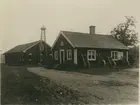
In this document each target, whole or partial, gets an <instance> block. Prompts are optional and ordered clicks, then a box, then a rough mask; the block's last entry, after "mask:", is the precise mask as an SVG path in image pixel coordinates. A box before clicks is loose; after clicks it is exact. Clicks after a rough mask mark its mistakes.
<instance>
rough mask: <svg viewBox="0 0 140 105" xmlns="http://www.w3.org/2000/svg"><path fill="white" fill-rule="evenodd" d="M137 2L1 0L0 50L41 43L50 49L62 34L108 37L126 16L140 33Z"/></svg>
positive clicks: (128, 0)
mask: <svg viewBox="0 0 140 105" xmlns="http://www.w3.org/2000/svg"><path fill="white" fill-rule="evenodd" d="M139 4H140V0H0V50H2V52H5V51H7V50H9V49H11V48H13V47H14V46H16V45H19V44H24V43H29V42H32V41H36V40H39V39H40V34H41V30H40V28H41V27H42V26H43V25H44V26H45V27H46V42H47V43H48V44H49V45H52V44H53V42H54V41H55V39H56V37H57V36H58V34H59V32H60V31H61V30H66V31H76V32H85V33H88V32H89V26H91V25H93V26H96V33H98V34H109V33H110V31H111V30H112V29H113V28H114V27H116V26H117V24H119V23H121V22H124V21H125V16H134V17H135V18H136V20H137V21H138V23H137V24H136V26H137V27H136V31H137V32H138V33H140V24H139V22H140V13H139V10H140V6H139Z"/></svg>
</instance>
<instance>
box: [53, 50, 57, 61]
mask: <svg viewBox="0 0 140 105" xmlns="http://www.w3.org/2000/svg"><path fill="white" fill-rule="evenodd" d="M54 59H55V60H58V51H54Z"/></svg>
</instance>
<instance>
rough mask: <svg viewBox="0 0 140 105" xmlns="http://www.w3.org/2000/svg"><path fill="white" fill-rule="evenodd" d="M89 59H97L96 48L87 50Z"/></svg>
mask: <svg viewBox="0 0 140 105" xmlns="http://www.w3.org/2000/svg"><path fill="white" fill-rule="evenodd" d="M87 59H88V60H91V61H94V60H96V50H88V51H87Z"/></svg>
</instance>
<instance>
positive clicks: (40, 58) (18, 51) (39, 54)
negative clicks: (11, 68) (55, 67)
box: [4, 40, 51, 65]
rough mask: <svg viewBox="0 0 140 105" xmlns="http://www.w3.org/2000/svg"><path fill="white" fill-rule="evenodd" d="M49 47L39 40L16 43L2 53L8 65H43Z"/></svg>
mask: <svg viewBox="0 0 140 105" xmlns="http://www.w3.org/2000/svg"><path fill="white" fill-rule="evenodd" d="M40 47H42V51H41V50H40ZM50 49H51V47H50V46H49V45H48V44H46V43H45V42H44V41H41V40H39V41H35V42H31V43H26V44H22V45H18V46H16V47H14V48H12V49H11V50H9V51H7V52H5V53H4V55H5V63H6V64H8V65H37V64H43V65H44V64H46V63H47V59H48V57H49V54H50Z"/></svg>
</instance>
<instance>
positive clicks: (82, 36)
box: [62, 31, 128, 49]
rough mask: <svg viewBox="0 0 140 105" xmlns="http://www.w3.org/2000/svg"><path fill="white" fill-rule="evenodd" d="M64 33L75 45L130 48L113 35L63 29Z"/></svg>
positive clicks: (82, 46)
mask: <svg viewBox="0 0 140 105" xmlns="http://www.w3.org/2000/svg"><path fill="white" fill-rule="evenodd" d="M62 33H63V35H65V36H66V37H67V39H68V40H69V41H70V42H71V43H72V44H73V45H74V46H75V47H81V48H105V49H106V48H107V49H128V48H127V47H126V46H125V45H124V44H122V43H121V42H119V41H118V40H116V39H115V38H114V37H112V36H111V35H101V34H94V35H91V34H88V33H80V32H70V31H62Z"/></svg>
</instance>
